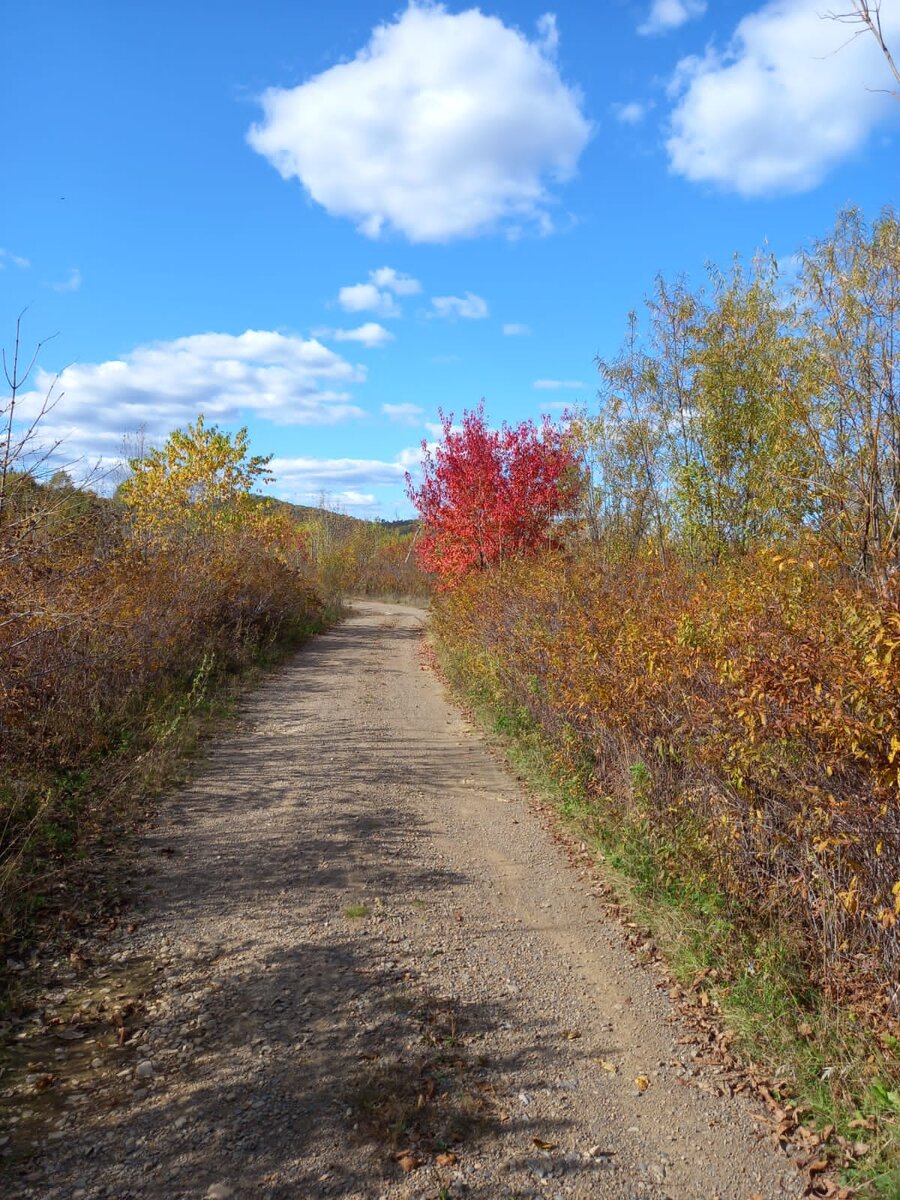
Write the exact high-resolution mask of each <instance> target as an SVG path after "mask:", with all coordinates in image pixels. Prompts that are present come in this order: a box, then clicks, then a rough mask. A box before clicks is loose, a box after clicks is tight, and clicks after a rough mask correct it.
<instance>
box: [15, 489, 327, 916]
mask: <svg viewBox="0 0 900 1200" xmlns="http://www.w3.org/2000/svg"><path fill="white" fill-rule="evenodd" d="M16 499H17V506H16V509H15V511H13V512H10V511H9V510H8V511H7V515H8V518H9V520H8V523H7V525H6V526H5V527H2V528H0V534H4V535H5V536H3V537H0V664H2V671H0V900H5V898H6V894H8V892H9V889H10V888H11V887H12V886H13V881H14V879H15V877H16V871H17V869H18V865H19V864H20V862H21V860H22V859H23V857H25V858H29V859H31V860H34V859H38V860H41V859H43V860H49V859H50V858H52V857H53V851H54V839H55V841H56V842H57V843H58V848H59V849H63V850H65V849H68V848H70V847H71V845H72V844H73V843H74V842H75V841H77V834H78V825H79V820H80V818H79V816H78V813H77V812H76V811H74V809H73V806H72V805H71V804H69V801H70V800H71V793H72V791H73V789H74V790H77V789H78V786H79V782H80V781H83V779H84V777H85V776H86V774H87V773H90V772H93V771H94V770H95V768H98V767H102V766H103V764H104V763H105V762H108V761H109V760H110V759H113V760H114V759H115V758H116V757H117V756H119V755H121V756H123V757H124V759H125V760H126V761H128V760H129V756H131V757H133V756H134V754H135V753H137V752H142V751H144V750H146V749H148V748H149V747H152V746H153V745H154V744H155V743H158V742H159V741H160V740H161V739H162V740H164V739H165V737H166V731H167V729H168V728H169V727H170V725H171V723H172V721H173V720H175V721H177V718H178V712H179V705H182V706H183V705H184V704H185V703H187V702H188V700H190V701H191V702H193V701H195V700H197V699H199V698H200V697H201V695H202V691H203V688H204V687H205V684H206V682H207V680H208V677H209V676H210V675H215V674H221V673H223V672H229V671H233V670H236V669H239V668H240V667H242V666H245V665H247V664H248V663H249V662H250V661H251V660H252V658H253V657H254V656H255V655H256V654H257V653H258V651H259V650H260V648H262V647H265V646H266V645H267V644H269V643H273V642H275V641H277V640H283V639H285V638H286V637H289V636H290V635H291V633H292V632H293V631H296V632H298V633H300V632H304V631H308V630H309V629H310V628H312V627H313V626H314V625H315V624H316V623H317V622H318V621H319V619H320V618H321V615H322V602H321V600H320V599H319V596H318V594H317V592H316V590H315V588H314V587H313V585H312V578H311V575H310V574H309V572H308V570H307V568H306V567H305V566H304V553H305V552H304V539H303V537H302V534H298V531H297V527H296V524H295V523H293V522H287V523H286V525H285V528H284V529H283V530H281V533H283V534H284V536H283V537H280V536H278V535H279V530H280V526H279V524H278V522H277V521H271V522H251V523H249V524H248V527H247V529H245V530H242V531H237V532H235V533H234V534H233V535H232V536H230V537H229V538H228V539H227V540H223V539H221V538H213V539H209V538H203V537H190V536H187V537H184V538H182V539H181V540H180V541H178V542H170V543H168V544H166V543H163V544H159V543H156V542H154V541H152V540H151V541H148V540H146V539H135V538H134V537H132V536H131V533H130V529H129V526H128V524H127V522H126V521H125V518H124V515H123V513H122V510H121V508H120V507H119V506H118V505H117V504H116V503H115V502H112V501H108V500H102V499H100V498H98V497H96V496H92V495H91V494H90V493H82V492H78V491H76V490H75V489H71V488H69V489H67V490H66V489H64V490H63V491H60V490H59V489H53V488H47V487H43V486H41V485H39V484H37V483H35V482H34V481H32V480H29V479H27V478H22V479H21V480H20V481H19V495H18V496H17V498H16ZM198 680H199V681H198ZM192 689H193V695H192ZM198 689H199V691H198ZM67 805H68V808H69V810H71V811H67ZM76 807H77V806H76ZM45 865H46V864H45Z"/></svg>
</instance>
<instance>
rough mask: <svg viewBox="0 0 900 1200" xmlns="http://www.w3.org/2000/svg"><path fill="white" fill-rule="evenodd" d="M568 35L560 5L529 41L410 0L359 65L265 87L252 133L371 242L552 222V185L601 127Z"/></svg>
mask: <svg viewBox="0 0 900 1200" xmlns="http://www.w3.org/2000/svg"><path fill="white" fill-rule="evenodd" d="M558 40H559V39H558V32H557V29H556V21H555V18H553V17H552V16H551V15H550V14H548V15H546V16H544V17H542V18H541V19H540V21H539V22H538V38H537V40H535V41H530V40H529V39H528V38H527V37H526V36H525V35H524V34H523V33H521V32H519V31H518V30H517V29H513V28H510V27H508V26H506V25H504V24H503V23H502V21H500V20H499V19H498V18H497V17H490V16H486V15H485V14H484V13H482V12H481V11H480V10H479V9H477V8H473V9H469V10H467V11H465V12H461V13H450V12H448V11H447V10H446V9H445V8H444V7H443V5H441V4H433V3H425V2H417V0H411V2H410V4H409V6H408V8H407V9H406V11H405V12H403V13H401V14H400V15H399V16H398V17H397V18H396V19H395V20H393V21H392V22H389V23H386V24H383V25H379V26H378V27H377V28H376V29H375V30H374V31H373V33H372V36H371V38H370V41H369V43H368V45H367V46H365V47H364V48H363V49H362V50H360V51H359V53H358V54H357V55H356V57H355V58H354V59H352V60H351V61H350V62H344V63H340V64H339V65H337V66H334V67H332V68H330V69H329V70H327V71H324V72H323V73H322V74H321V75H317V76H314V77H313V78H311V79H308V80H307V81H306V82H305V83H303V84H301V85H300V86H299V87H295V88H270V89H269V90H268V91H266V92H265V93H264V94H263V96H262V97H261V104H262V108H263V118H262V120H261V121H260V122H259V123H258V124H257V125H254V126H253V127H252V128H251V130H250V131H249V133H248V141H249V144H250V145H251V146H252V148H253V149H254V150H256V151H257V152H258V153H260V154H262V155H264V156H265V157H266V158H267V159H268V160H269V161H270V162H271V163H272V165H273V166H274V167H275V168H276V169H277V170H278V171H279V172H280V174H281V175H282V177H283V178H284V179H294V178H296V179H299V180H300V181H301V183H302V184H303V186H304V187H305V188H306V190H307V192H308V193H309V195H310V196H311V197H312V199H313V200H315V201H316V202H317V203H318V204H321V205H322V206H323V207H324V208H325V209H327V211H328V212H329V213H331V214H332V215H333V216H340V217H349V218H350V219H351V220H353V221H355V222H356V223H357V225H358V227H359V229H360V230H361V231H362V232H363V233H364V234H366V235H367V236H368V237H378V236H379V235H380V234H381V233H383V232H386V231H388V230H396V231H397V232H399V233H402V234H403V235H405V236H406V237H407V238H409V240H410V241H413V242H444V241H448V240H450V239H452V238H459V237H471V236H474V235H476V234H480V233H485V232H489V231H491V230H493V229H496V228H506V229H507V230H509V231H510V232H513V233H515V232H521V230H522V227H523V226H537V227H538V228H539V229H541V230H547V229H549V228H550V225H551V223H550V218H549V215H548V207H549V205H550V203H551V200H552V197H551V193H550V191H549V190H548V184H551V183H560V182H564V181H565V180H567V179H569V178H571V176H573V175H574V174H575V169H576V165H577V162H578V158H579V155H580V154H581V152H582V150H583V149H584V147H585V145H586V144H587V141H588V139H589V137H590V134H591V126H590V123H589V122H588V121H587V119H586V118H585V117H584V115H583V114H582V112H581V97H580V95H579V93H578V92H577V91H575V90H574V89H573V88H570V87H568V86H567V85H566V84H565V83H564V82H563V80H562V78H561V77H560V74H559V70H558V68H557V65H556V62H555V55H556V50H557V46H558Z"/></svg>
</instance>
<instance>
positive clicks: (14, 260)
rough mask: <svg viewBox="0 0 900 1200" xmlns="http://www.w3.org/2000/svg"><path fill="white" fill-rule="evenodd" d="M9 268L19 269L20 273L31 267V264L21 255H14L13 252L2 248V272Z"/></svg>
mask: <svg viewBox="0 0 900 1200" xmlns="http://www.w3.org/2000/svg"><path fill="white" fill-rule="evenodd" d="M7 266H11V267H18V268H19V270H20V271H25V270H27V269H28V268H29V267H30V266H31V263H30V262H29V261H28V259H27V258H23V257H22V255H21V254H13V252H12V250H4V249H3V247H2V246H0V271H3V270H5V269H6V267H7Z"/></svg>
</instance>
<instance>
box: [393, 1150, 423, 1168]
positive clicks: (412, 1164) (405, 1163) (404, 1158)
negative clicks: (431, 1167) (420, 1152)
mask: <svg viewBox="0 0 900 1200" xmlns="http://www.w3.org/2000/svg"><path fill="white" fill-rule="evenodd" d="M397 1163H398V1164H399V1166H400V1167H402V1168H403V1170H404V1171H414V1170H415V1169H416V1167H417V1166H418V1165H419V1160H418V1159H417V1158H415V1157H414V1156H413V1155H412V1154H410V1153H409V1152H407V1153H406V1154H401V1155H400V1156H399V1157H398V1158H397Z"/></svg>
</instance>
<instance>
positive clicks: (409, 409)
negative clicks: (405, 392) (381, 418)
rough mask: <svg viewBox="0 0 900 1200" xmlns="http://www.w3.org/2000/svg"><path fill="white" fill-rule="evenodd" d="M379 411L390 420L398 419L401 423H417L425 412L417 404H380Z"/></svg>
mask: <svg viewBox="0 0 900 1200" xmlns="http://www.w3.org/2000/svg"><path fill="white" fill-rule="evenodd" d="M381 411H382V412H383V413H384V415H385V416H386V417H389V418H390V419H391V420H392V421H399V422H400V423H401V424H403V425H419V424H420V423H421V418H422V414H423V413H424V412H425V410H424V408H419V406H418V404H382V406H381Z"/></svg>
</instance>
